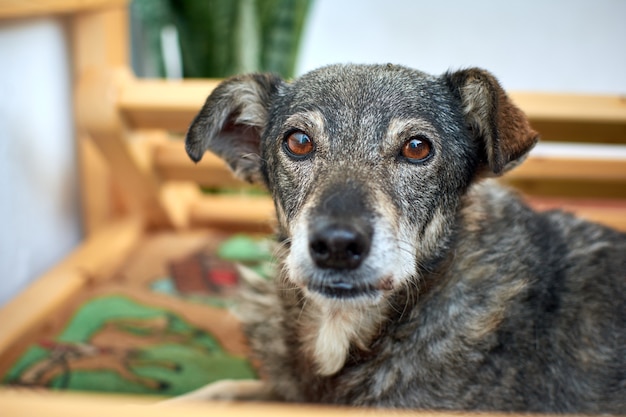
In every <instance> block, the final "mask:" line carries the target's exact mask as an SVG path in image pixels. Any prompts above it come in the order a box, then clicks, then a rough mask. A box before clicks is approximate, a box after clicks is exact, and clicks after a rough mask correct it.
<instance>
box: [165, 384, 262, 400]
mask: <svg viewBox="0 0 626 417" xmlns="http://www.w3.org/2000/svg"><path fill="white" fill-rule="evenodd" d="M270 399H271V390H270V389H269V388H268V386H267V384H266V383H265V382H263V381H258V380H252V379H245V380H231V379H225V380H222V381H217V382H214V383H212V384H208V385H205V386H204V387H202V388H198V389H197V390H195V391H191V392H189V393H187V394H184V395H181V396H178V397H174V398H171V399H169V400H167V401H164V402H162V403H161V404H172V403H182V402H195V401H211V400H215V401H264V400H270Z"/></svg>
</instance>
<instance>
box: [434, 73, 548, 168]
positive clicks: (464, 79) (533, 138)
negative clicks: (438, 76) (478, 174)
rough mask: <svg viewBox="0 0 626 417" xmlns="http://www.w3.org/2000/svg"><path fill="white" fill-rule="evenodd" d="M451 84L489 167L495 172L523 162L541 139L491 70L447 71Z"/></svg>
mask: <svg viewBox="0 0 626 417" xmlns="http://www.w3.org/2000/svg"><path fill="white" fill-rule="evenodd" d="M444 78H445V80H446V82H447V83H448V87H449V88H450V89H451V90H452V92H453V93H454V94H455V95H456V96H457V97H458V98H460V100H461V103H462V105H463V113H464V115H465V120H466V121H467V124H468V126H469V128H470V129H471V130H472V132H473V134H474V137H475V138H476V139H478V140H480V141H481V142H482V146H483V148H484V152H485V155H484V157H485V160H486V162H487V166H488V168H489V169H490V170H491V172H493V173H494V174H495V175H501V174H503V173H504V172H506V171H508V170H510V169H512V168H514V167H515V166H517V165H518V164H520V163H521V162H522V161H523V160H524V159H525V157H526V155H527V154H528V152H529V151H530V150H531V149H532V147H533V146H534V145H535V143H537V140H539V135H538V134H537V132H535V131H534V130H533V129H532V128H531V127H530V123H529V122H528V119H527V118H526V115H525V114H524V113H523V112H522V111H521V110H520V109H519V108H517V107H516V106H515V105H514V104H513V103H512V102H511V100H510V99H509V97H508V96H507V95H506V93H505V92H504V90H503V89H502V87H501V86H500V84H499V83H498V81H497V80H496V79H495V77H494V76H493V75H491V74H490V73H489V72H487V71H484V70H482V69H479V68H471V69H467V70H462V71H457V72H453V73H446V74H445V75H444Z"/></svg>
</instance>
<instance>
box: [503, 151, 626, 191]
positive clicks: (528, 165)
mask: <svg viewBox="0 0 626 417" xmlns="http://www.w3.org/2000/svg"><path fill="white" fill-rule="evenodd" d="M506 177H507V178H509V179H512V180H535V179H541V180H561V181H564V180H566V181H578V180H580V181H583V180H584V181H607V182H615V183H624V184H625V185H626V160H623V159H579V158H567V157H563V158H556V157H544V156H532V155H531V156H530V157H529V158H528V159H527V160H526V161H524V163H523V164H522V165H520V166H519V167H517V168H515V169H513V170H511V172H509V173H507V174H506Z"/></svg>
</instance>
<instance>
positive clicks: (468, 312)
mask: <svg viewBox="0 0 626 417" xmlns="http://www.w3.org/2000/svg"><path fill="white" fill-rule="evenodd" d="M294 129H297V130H299V131H303V132H305V133H306V134H307V135H309V137H310V138H311V139H312V140H313V141H314V142H315V150H314V151H313V152H312V153H311V154H310V155H307V156H306V157H305V158H300V159H298V158H294V157H292V156H290V155H289V154H288V153H287V152H286V151H285V149H284V145H283V142H284V139H285V137H286V136H288V134H289V133H290V132H292V131H293V130H294ZM413 137H418V138H427V139H428V140H430V142H432V150H433V151H432V155H431V157H430V158H429V159H427V160H425V161H422V162H418V163H412V162H410V161H408V160H406V159H404V158H402V157H401V155H400V150H401V147H402V145H403V144H404V143H405V142H406V141H407V140H408V139H410V138H413ZM536 141H537V134H536V133H535V132H534V131H533V130H532V129H531V127H530V126H529V124H528V121H527V119H526V117H525V116H524V114H523V113H522V112H521V111H520V110H519V109H518V108H516V107H515V106H514V105H513V104H512V103H511V101H510V100H509V99H508V97H507V96H506V94H505V93H504V91H503V90H502V88H501V87H500V85H499V84H498V82H497V81H496V80H495V78H494V77H493V76H492V75H490V74H489V73H488V72H486V71H484V70H480V69H468V70H462V71H458V72H451V73H446V74H444V75H442V76H439V77H434V76H430V75H427V74H424V73H421V72H419V71H415V70H412V69H408V68H404V67H400V66H394V65H381V66H361V65H336V66H330V67H325V68H322V69H319V70H317V71H313V72H311V73H309V74H306V75H304V76H302V77H301V78H299V79H297V80H295V81H293V82H291V83H287V82H284V81H283V80H281V79H280V78H278V77H276V76H273V75H267V74H252V75H244V76H238V77H234V78H231V79H228V80H226V81H224V82H223V83H222V84H221V85H220V86H219V87H218V88H217V89H216V90H215V91H214V92H213V93H212V94H211V95H210V96H209V98H208V99H207V101H206V104H205V105H204V107H203V108H202V110H201V111H200V113H199V114H198V116H197V117H196V119H195V120H194V122H193V124H192V125H191V127H190V130H189V132H188V135H187V139H186V144H187V150H188V153H189V155H190V157H191V158H192V159H193V160H195V161H198V160H199V159H200V158H201V157H202V155H203V153H204V152H205V150H207V149H211V150H212V151H213V152H215V153H216V154H218V155H219V156H221V157H222V158H224V159H225V160H226V161H227V162H228V163H229V164H230V166H231V167H232V169H233V171H234V172H235V173H236V174H237V175H238V176H239V177H240V178H243V179H246V180H248V181H252V182H257V183H259V184H262V185H264V186H266V187H267V189H268V190H269V191H270V193H271V194H272V196H273V198H274V201H275V205H276V211H277V215H278V216H277V217H278V225H277V237H278V244H279V249H278V251H277V253H278V260H279V268H278V271H279V272H278V274H277V276H276V277H275V279H274V280H273V281H271V282H269V281H263V280H260V279H251V280H250V283H249V285H248V287H249V288H248V289H247V291H246V293H245V294H244V300H243V301H242V303H241V305H240V308H239V314H240V316H241V317H242V320H243V322H244V328H245V332H246V334H247V336H248V338H249V341H250V345H251V348H252V350H253V352H254V356H255V357H256V358H257V359H258V360H259V361H260V363H261V364H262V368H261V369H262V374H263V376H264V378H265V381H266V382H264V383H263V384H259V386H261V387H262V389H260V390H259V395H258V397H262V398H273V399H279V400H284V401H293V402H313V403H329V404H350V405H358V406H377V407H397V408H426V409H465V410H502V411H510V410H514V411H541V412H585V413H599V412H606V413H626V336H625V335H626V330H625V326H626V288H625V285H626V279H625V278H626V237H625V235H623V234H620V233H618V232H617V231H614V230H611V229H609V228H606V227H603V226H600V225H597V224H592V223H589V222H586V221H583V220H580V219H577V218H575V217H573V216H570V215H568V214H564V213H561V212H557V211H554V212H547V213H537V212H535V211H533V210H531V209H530V208H528V207H527V206H526V205H525V204H524V202H523V201H522V200H521V199H520V198H519V197H518V196H517V195H515V193H513V192H511V191H509V190H506V189H503V188H501V187H500V186H499V185H497V184H495V183H494V182H493V180H490V179H488V178H487V177H490V176H497V175H500V174H502V173H503V172H505V171H507V170H509V169H511V168H513V167H514V166H515V165H517V164H518V163H519V162H520V161H522V160H523V158H524V156H525V155H526V154H527V152H528V151H529V150H530V149H531V148H532V146H533V145H534V144H535V142H536ZM328 224H330V225H338V226H337V227H338V228H340V229H341V228H344V229H345V230H348V231H350V230H356V232H354V233H356V234H357V235H359V236H360V237H359V238H362V239H364V240H365V243H366V244H367V248H366V249H367V250H363V251H362V253H359V254H358V255H359V259H360V258H361V257H362V258H363V259H360V263H359V265H358V266H357V267H354V268H353V267H349V268H348V267H346V266H345V265H344V266H341V265H340V266H339V267H329V266H328V265H326V264H324V265H323V266H322V267H321V266H319V265H318V264H316V262H315V261H313V260H312V259H311V258H312V256H313V255H312V254H313V252H312V251H313V249H311V239H312V236H316V233H318V231H319V230H318V229H319V228H320V227H326V226H325V225H328ZM332 227H334V226H331V228H332ZM324 230H325V231H324V232H323V233H326V232H327V230H326V229H324ZM342 230H343V229H342ZM328 233H332V231H331V232H328ZM361 255H362V256H361ZM231 393H232V390H231ZM210 395H211V396H212V397H220V396H221V395H216V394H215V390H214V389H213V390H212V391H211V394H210ZM229 397H232V395H230V396H229ZM235 397H237V396H236V395H235ZM245 397H246V398H254V397H255V396H254V395H250V392H249V390H248V391H246V395H245Z"/></svg>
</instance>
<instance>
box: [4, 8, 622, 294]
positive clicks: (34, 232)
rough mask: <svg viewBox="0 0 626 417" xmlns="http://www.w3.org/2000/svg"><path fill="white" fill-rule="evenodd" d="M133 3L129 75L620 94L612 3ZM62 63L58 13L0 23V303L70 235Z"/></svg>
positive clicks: (72, 176)
mask: <svg viewBox="0 0 626 417" xmlns="http://www.w3.org/2000/svg"><path fill="white" fill-rule="evenodd" d="M3 1H7V0H0V8H2V3H3ZM9 2H10V1H9ZM130 7H131V21H132V26H131V28H132V47H133V48H132V62H133V67H134V70H135V71H136V73H137V74H138V75H139V76H145V77H167V78H171V79H177V78H181V77H224V76H228V75H231V74H234V73H237V72H243V71H274V72H278V73H281V74H282V75H283V76H284V77H286V78H291V77H293V76H297V75H299V74H302V73H304V72H306V71H309V70H311V69H314V68H317V67H319V66H322V65H326V64H331V63H337V62H353V63H386V62H393V63H397V64H404V65H407V66H411V67H415V68H419V69H421V70H424V71H426V72H431V73H441V72H444V71H446V70H448V69H455V68H462V67H469V66H480V67H484V68H487V69H489V70H490V71H492V72H493V73H494V74H495V75H496V76H497V77H498V78H499V79H500V80H501V82H502V84H503V86H504V87H505V88H506V89H509V90H524V91H551V92H575V93H593V94H613V95H618V94H622V95H623V94H626V47H624V42H625V41H626V24H625V18H626V2H625V1H622V0H552V1H549V2H547V1H543V0H541V1H540V0H524V1H521V0H520V1H518V0H513V1H507V2H503V1H497V0H474V1H471V2H468V1H460V0H458V1H453V0H442V1H433V0H431V1H424V0H295V1H292V0H256V1H255V0H238V1H233V0H222V1H217V0H206V1H205V0H186V1H183V0H134V1H132V2H131V4H130ZM71 58H72V54H71V48H70V45H69V39H68V31H67V28H66V26H65V23H64V21H63V19H62V18H48V17H37V18H29V19H18V20H0V224H1V226H2V228H1V230H2V232H1V233H0V270H1V271H2V276H1V278H0V305H2V304H4V303H5V302H6V301H8V300H9V299H10V298H11V297H12V296H14V295H15V294H16V293H17V292H19V291H20V290H21V289H22V288H24V286H25V285H26V284H27V283H28V282H29V281H31V280H32V279H34V278H36V277H37V276H38V275H39V274H41V273H42V272H43V271H45V270H46V269H48V268H50V267H51V266H52V265H53V264H54V263H56V262H57V261H58V260H59V259H61V258H62V257H63V256H64V255H66V254H67V253H68V252H69V251H70V250H71V249H72V248H74V247H75V246H76V245H77V244H78V243H79V242H80V240H81V236H82V232H81V228H80V210H79V196H78V181H79V178H78V171H77V167H76V162H75V161H76V158H75V152H76V150H75V147H74V137H73V135H74V121H73V109H72V103H73V95H72V94H73V93H72V91H71V88H72V83H73V78H72V73H71V69H72V62H71Z"/></svg>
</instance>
